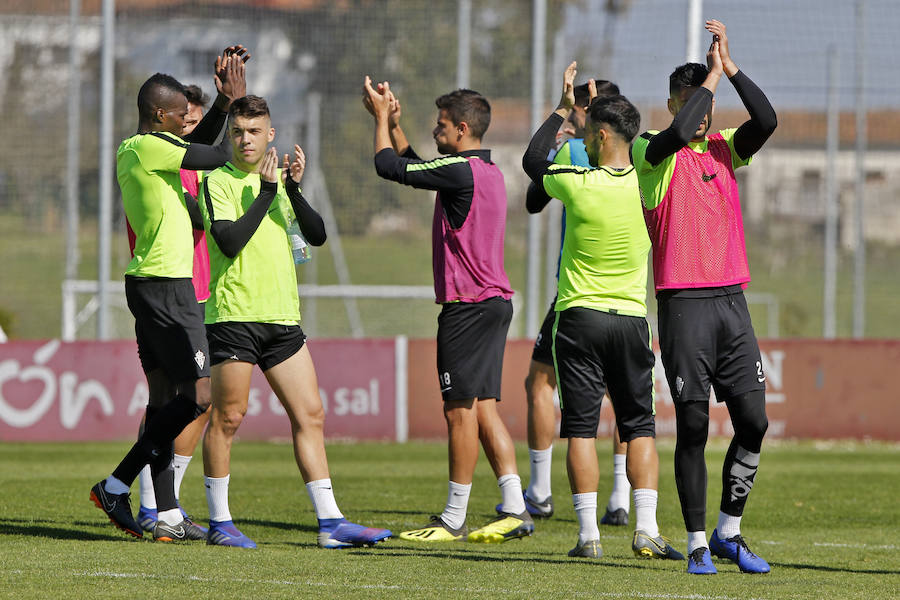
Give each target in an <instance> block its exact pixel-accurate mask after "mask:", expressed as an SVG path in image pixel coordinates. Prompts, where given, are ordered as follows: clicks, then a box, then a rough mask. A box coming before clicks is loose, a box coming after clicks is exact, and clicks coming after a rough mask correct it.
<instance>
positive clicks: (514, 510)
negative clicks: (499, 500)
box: [497, 473, 525, 515]
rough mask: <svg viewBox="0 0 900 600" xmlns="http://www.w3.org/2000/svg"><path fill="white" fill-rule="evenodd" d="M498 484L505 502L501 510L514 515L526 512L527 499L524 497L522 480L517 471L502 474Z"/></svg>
mask: <svg viewBox="0 0 900 600" xmlns="http://www.w3.org/2000/svg"><path fill="white" fill-rule="evenodd" d="M497 485H498V486H499V487H500V493H501V494H502V495H503V504H502V505H501V506H500V510H502V511H503V512H506V513H510V514H512V515H520V514H522V513H523V512H525V499H524V498H522V480H521V479H519V476H518V475H516V474H515V473H510V474H508V475H502V476H500V477H498V478H497Z"/></svg>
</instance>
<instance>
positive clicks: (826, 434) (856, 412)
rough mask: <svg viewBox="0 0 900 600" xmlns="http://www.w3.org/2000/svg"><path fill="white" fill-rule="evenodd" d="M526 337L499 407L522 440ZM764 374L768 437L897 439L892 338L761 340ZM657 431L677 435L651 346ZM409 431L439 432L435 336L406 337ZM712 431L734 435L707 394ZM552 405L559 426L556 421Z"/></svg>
mask: <svg viewBox="0 0 900 600" xmlns="http://www.w3.org/2000/svg"><path fill="white" fill-rule="evenodd" d="M532 344H533V342H532V341H531V340H510V341H509V342H508V343H507V345H506V354H505V356H504V360H503V384H502V391H501V394H502V399H501V402H500V404H499V405H498V406H499V411H500V413H501V415H503V419H504V421H505V423H506V424H507V427H508V428H509V431H510V434H512V436H513V438H515V439H518V440H524V439H526V438H527V401H526V397H525V386H524V381H525V375H526V374H527V373H528V364H529V362H530V360H531V350H532ZM760 350H761V352H762V363H763V364H762V365H761V366H762V370H763V373H764V374H765V377H766V413H767V414H768V418H769V429H768V432H767V433H766V437H767V439H776V438H820V439H822V438H824V439H831V438H856V439H866V438H871V439H880V440H900V411H897V410H896V407H895V402H894V400H895V398H896V397H897V386H898V382H897V378H896V377H895V376H894V371H893V369H894V368H895V366H896V365H897V364H900V341H897V340H863V341H852V340H830V341H824V340H760ZM654 375H655V389H656V432H657V435H659V436H674V435H675V409H674V406H673V404H672V398H671V395H670V394H669V386H668V385H667V383H666V379H665V372H664V370H663V366H662V361H661V360H660V357H659V350H658V349H656V367H655V372H654ZM408 393H409V434H410V437H421V438H444V437H446V435H447V431H446V425H445V424H444V420H443V415H442V413H441V398H440V392H439V388H438V383H437V373H436V369H435V343H434V341H433V340H414V341H413V340H411V341H410V342H409V392H408ZM710 402H711V405H710V424H709V432H710V435H711V436H718V435H724V436H730V435H732V434H733V429H732V427H731V421H730V419H729V417H728V410H727V408H726V407H725V405H724V404H722V403H718V402H716V400H715V397H714V396H713V397H712V398H711V399H710ZM558 418H559V412H558V411H557V427H558V424H559V420H558ZM614 426H615V422H614V415H613V412H612V410H611V409H610V403H609V399H608V398H607V399H605V400H604V402H603V410H602V412H601V422H600V427H599V429H598V435H600V436H609V435H611V434H612V431H613V427H614Z"/></svg>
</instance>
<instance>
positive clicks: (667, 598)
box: [73, 571, 760, 600]
mask: <svg viewBox="0 0 900 600" xmlns="http://www.w3.org/2000/svg"><path fill="white" fill-rule="evenodd" d="M73 575H81V576H84V577H114V578H117V579H176V580H178V581H184V580H189V581H203V582H207V583H221V582H222V578H221V577H216V578H215V579H213V578H207V577H198V576H196V575H190V576H187V577H184V576H182V575H178V576H174V575H156V574H153V573H114V572H112V571H94V572H88V571H75V572H74V573H73ZM228 581H232V582H234V583H250V584H254V585H259V584H265V585H284V586H295V585H302V586H309V587H338V588H349V589H357V590H403V591H415V590H418V589H419V588H414V587H404V586H400V585H350V584H343V583H326V582H324V581H287V580H280V579H244V578H240V577H238V578H233V579H229V580H228ZM445 590H447V591H456V592H460V591H461V592H478V593H481V592H502V593H506V594H516V593H519V590H498V589H495V588H492V589H490V590H488V589H485V588H470V587H463V588H445ZM575 595H576V596H591V597H600V598H661V599H663V600H760V599H758V598H746V597H742V598H735V597H733V596H704V595H702V594H688V595H682V594H658V593H642V592H632V593H617V592H597V591H595V590H591V591H590V592H575Z"/></svg>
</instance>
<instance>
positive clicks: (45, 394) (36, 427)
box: [0, 340, 396, 441]
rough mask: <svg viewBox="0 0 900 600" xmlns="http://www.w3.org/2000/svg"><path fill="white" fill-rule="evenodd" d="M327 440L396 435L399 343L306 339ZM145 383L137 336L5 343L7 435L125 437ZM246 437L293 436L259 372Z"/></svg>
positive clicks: (0, 424) (0, 392)
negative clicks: (111, 339)
mask: <svg viewBox="0 0 900 600" xmlns="http://www.w3.org/2000/svg"><path fill="white" fill-rule="evenodd" d="M309 348H310V353H311V354H312V357H313V361H314V363H315V365H316V371H317V374H318V384H319V393H320V395H321V397H322V402H323V404H324V406H325V411H326V419H325V432H326V435H328V436H329V437H347V438H365V439H395V436H396V433H395V407H394V397H395V395H396V389H395V388H396V382H395V365H394V362H395V358H394V340H315V341H312V342H310V344H309ZM146 404H147V384H146V380H145V379H144V375H143V372H142V371H141V368H140V364H139V363H138V358H137V348H136V345H135V343H134V342H133V341H116V342H71V343H65V342H60V341H58V340H51V341H49V342H48V341H34V342H31V341H30V342H10V343H7V344H0V440H2V441H24V440H28V441H64V440H112V439H127V438H129V437H132V436H135V435H136V434H137V429H138V423H139V422H140V419H141V415H142V414H143V411H144V408H145V406H146ZM238 433H239V435H240V437H243V438H247V439H270V438H276V437H290V435H291V428H290V423H289V421H288V418H287V416H286V413H285V412H284V409H283V408H282V407H281V405H280V403H279V402H278V399H277V398H276V397H275V396H274V394H272V392H271V390H270V388H269V386H268V383H267V382H266V380H265V377H264V376H263V375H262V373H261V372H260V371H259V370H258V369H255V370H254V375H253V380H252V383H251V390H250V398H249V403H248V411H247V417H246V418H245V419H244V422H243V424H242V425H241V429H240V431H239V432H238Z"/></svg>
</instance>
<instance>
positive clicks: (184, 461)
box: [172, 454, 193, 500]
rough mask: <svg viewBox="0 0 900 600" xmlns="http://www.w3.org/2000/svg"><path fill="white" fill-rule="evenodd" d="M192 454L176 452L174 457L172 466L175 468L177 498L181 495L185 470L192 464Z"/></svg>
mask: <svg viewBox="0 0 900 600" xmlns="http://www.w3.org/2000/svg"><path fill="white" fill-rule="evenodd" d="M191 458H193V457H191V456H182V455H180V454H176V455H175V456H174V458H172V468H173V469H174V470H175V499H176V500H177V499H178V498H180V497H181V495H180V493H181V480H182V479H184V472H185V471H186V470H187V468H188V465H189V464H191Z"/></svg>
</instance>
